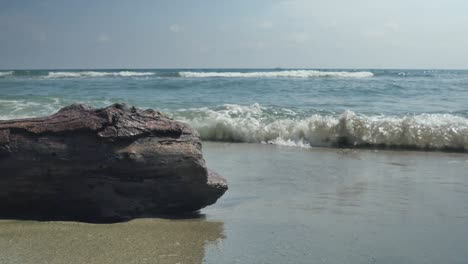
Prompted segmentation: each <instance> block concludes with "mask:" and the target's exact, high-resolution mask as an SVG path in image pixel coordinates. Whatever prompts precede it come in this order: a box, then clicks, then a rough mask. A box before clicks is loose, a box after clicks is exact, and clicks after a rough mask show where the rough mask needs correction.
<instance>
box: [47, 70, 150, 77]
mask: <svg viewBox="0 0 468 264" xmlns="http://www.w3.org/2000/svg"><path fill="white" fill-rule="evenodd" d="M154 74H155V73H154V72H134V71H119V72H99V71H77V72H49V73H48V74H47V76H46V77H45V78H82V77H138V76H151V75H154Z"/></svg>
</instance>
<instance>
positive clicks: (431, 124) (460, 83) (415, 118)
mask: <svg viewBox="0 0 468 264" xmlns="http://www.w3.org/2000/svg"><path fill="white" fill-rule="evenodd" d="M76 102H79V103H84V104H88V105H91V106H94V107H104V106H107V105H110V104H112V103H116V102H125V103H128V104H131V105H135V106H137V107H140V108H156V109H159V110H163V111H165V112H168V113H169V114H170V115H171V116H173V117H174V118H175V119H177V120H181V121H185V122H187V123H189V124H190V125H192V126H193V127H195V128H196V129H197V130H198V131H199V132H200V135H201V137H202V139H203V140H208V141H224V142H249V143H269V144H277V145H288V146H299V147H311V146H312V147H314V146H326V147H336V146H351V147H372V148H400V149H424V150H440V149H443V150H456V151H464V150H465V149H466V148H468V107H467V104H466V102H468V71H455V70H372V69H370V70H352V69H348V70H320V69H242V70H240V69H205V70H203V69H166V70H152V69H146V70H145V69H142V70H128V69H118V70H115V69H114V70H3V71H0V119H10V118H21V117H33V116H41V115H49V114H52V113H54V112H55V111H57V110H58V109H60V108H61V107H64V106H66V105H69V104H71V103H76Z"/></svg>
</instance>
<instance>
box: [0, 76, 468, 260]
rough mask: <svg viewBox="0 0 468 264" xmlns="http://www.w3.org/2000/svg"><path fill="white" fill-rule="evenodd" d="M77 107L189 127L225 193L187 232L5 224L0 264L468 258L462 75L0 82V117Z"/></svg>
mask: <svg viewBox="0 0 468 264" xmlns="http://www.w3.org/2000/svg"><path fill="white" fill-rule="evenodd" d="M76 102H79V103H85V104H88V105H91V106H94V107H104V106H107V105H110V104H112V103H116V102H125V103H128V104H130V105H134V106H136V107H139V108H154V109H158V110H162V111H164V112H167V113H168V114H170V115H171V116H173V117H174V118H175V119H177V120H181V121H184V122H187V123H189V124H191V125H192V126H193V127H195V128H196V129H197V130H198V131H199V133H200V136H201V137H202V140H203V153H204V158H205V160H206V163H207V166H208V167H209V168H212V169H214V170H215V171H217V172H219V173H220V174H221V175H223V176H224V177H225V178H226V179H227V181H228V184H229V190H228V191H227V192H226V194H225V195H224V196H223V197H222V198H220V199H219V200H218V202H217V203H216V204H214V205H212V206H209V207H207V208H204V209H202V210H201V211H200V212H199V214H196V215H194V216H192V217H189V218H186V219H181V218H177V219H158V218H153V219H135V220H132V221H129V222H125V223H115V224H89V223H77V222H48V221H45V222H38V221H20V220H0V263H2V264H3V263H7V264H13V263H14V264H28V263H31V264H33V263H34V264H42V263H47V264H51V263H57V264H61V263H68V264H72V263H77V264H78V263H112V264H118V263H122V264H124V263H125V264H128V263H207V264H217V263H304V264H309V263H326V264H342V263H349V264H362V263H369V264H375V263H378V264H395V263H405V264H406V263H414V264H423V263H434V264H435V263H448V264H462V263H466V260H467V259H468V251H467V250H466V245H468V228H467V227H468V172H467V171H468V154H467V153H466V150H467V148H468V107H467V104H466V102H468V71H452V70H372V69H359V70H351V69H342V70H325V69H321V70H320V69H242V70H240V69H167V70H152V69H141V70H129V69H118V70H115V69H114V70H110V69H109V70H34V71H23V70H22V71H17V70H11V71H10V70H3V71H0V119H11V118H23V117H33V116H43V115H49V114H52V113H54V112H56V111H57V110H58V109H60V108H61V107H64V106H66V105H69V104H72V103H76ZM0 177H1V171H0Z"/></svg>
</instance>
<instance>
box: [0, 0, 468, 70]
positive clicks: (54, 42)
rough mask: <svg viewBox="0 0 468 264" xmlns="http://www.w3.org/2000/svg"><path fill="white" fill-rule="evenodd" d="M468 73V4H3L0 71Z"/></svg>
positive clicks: (208, 0) (448, 0) (292, 0)
mask: <svg viewBox="0 0 468 264" xmlns="http://www.w3.org/2000/svg"><path fill="white" fill-rule="evenodd" d="M167 67H168V68H177V67H185V68H213V67H244V68H254V67H264V68H270V67H301V68H302V67H305V68H452V69H457V68H458V69H460V68H463V69H467V68H468V1H467V0H437V1H436V0H320V1H316V0H270V1H266V0H229V1H228V0H226V1H224V0H160V1H157V0H151V1H150V0H141V1H138V0H134V1H130V0H125V1H120V0H79V1H72V0H69V1H66V0H0V68H3V69H18V68H167Z"/></svg>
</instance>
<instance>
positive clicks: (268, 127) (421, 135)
mask: <svg viewBox="0 0 468 264" xmlns="http://www.w3.org/2000/svg"><path fill="white" fill-rule="evenodd" d="M267 112H268V111H267V109H265V108H263V107H261V106H260V105H258V104H254V105H252V106H239V105H225V106H224V107H223V109H221V110H212V109H208V108H200V109H190V110H187V111H184V112H179V113H176V114H175V118H177V119H179V120H182V121H185V122H188V123H189V124H191V125H192V126H193V127H194V128H196V129H197V130H198V131H199V133H200V135H201V137H202V139H204V140H213V141H227V142H251V143H269V144H277V145H286V146H299V147H310V146H338V145H342V146H343V145H346V146H355V147H367V146H373V147H379V148H380V147H383V148H386V147H392V148H413V149H465V150H466V149H468V119H466V118H463V117H459V116H454V115H450V114H420V115H414V116H404V117H388V116H364V115H357V114H355V113H354V112H351V111H346V112H344V113H342V114H341V115H340V116H332V115H319V114H315V115H311V116H308V117H306V118H279V119H278V118H275V117H274V116H270V114H267Z"/></svg>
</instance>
